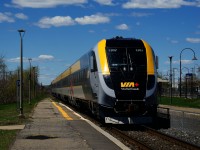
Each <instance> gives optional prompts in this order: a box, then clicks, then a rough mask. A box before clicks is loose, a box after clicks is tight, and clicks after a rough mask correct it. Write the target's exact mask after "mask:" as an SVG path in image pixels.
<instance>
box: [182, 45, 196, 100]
mask: <svg viewBox="0 0 200 150" xmlns="http://www.w3.org/2000/svg"><path fill="white" fill-rule="evenodd" d="M184 50H191V51H192V52H193V55H194V56H193V58H192V60H197V58H196V56H195V52H194V50H193V49H191V48H184V49H182V50H181V52H180V79H179V80H180V85H179V86H180V87H179V96H180V97H181V74H182V71H181V54H182V52H183V51H184Z"/></svg>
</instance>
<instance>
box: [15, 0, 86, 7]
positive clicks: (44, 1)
mask: <svg viewBox="0 0 200 150" xmlns="http://www.w3.org/2000/svg"><path fill="white" fill-rule="evenodd" d="M84 3H87V0H12V4H14V7H29V8H52V7H56V6H59V5H77V4H84Z"/></svg>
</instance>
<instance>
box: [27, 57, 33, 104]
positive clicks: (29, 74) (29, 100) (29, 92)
mask: <svg viewBox="0 0 200 150" xmlns="http://www.w3.org/2000/svg"><path fill="white" fill-rule="evenodd" d="M28 60H29V65H30V66H29V67H30V70H29V105H30V104H31V60H32V59H31V58H29V59H28Z"/></svg>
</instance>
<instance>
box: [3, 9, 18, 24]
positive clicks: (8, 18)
mask: <svg viewBox="0 0 200 150" xmlns="http://www.w3.org/2000/svg"><path fill="white" fill-rule="evenodd" d="M11 15H12V14H11V13H1V12H0V23H2V22H15V20H14V19H13V18H12V17H11Z"/></svg>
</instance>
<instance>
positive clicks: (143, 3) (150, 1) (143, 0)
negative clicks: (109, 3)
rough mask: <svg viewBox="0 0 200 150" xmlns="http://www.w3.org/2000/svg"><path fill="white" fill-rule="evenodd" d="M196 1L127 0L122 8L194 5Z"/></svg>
mask: <svg viewBox="0 0 200 150" xmlns="http://www.w3.org/2000/svg"><path fill="white" fill-rule="evenodd" d="M197 3H198V2H195V1H193V2H190V1H186V0H129V2H126V3H124V4H123V5H122V7H123V8H126V9H130V8H151V9H152V8H179V7H181V6H196V5H197Z"/></svg>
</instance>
